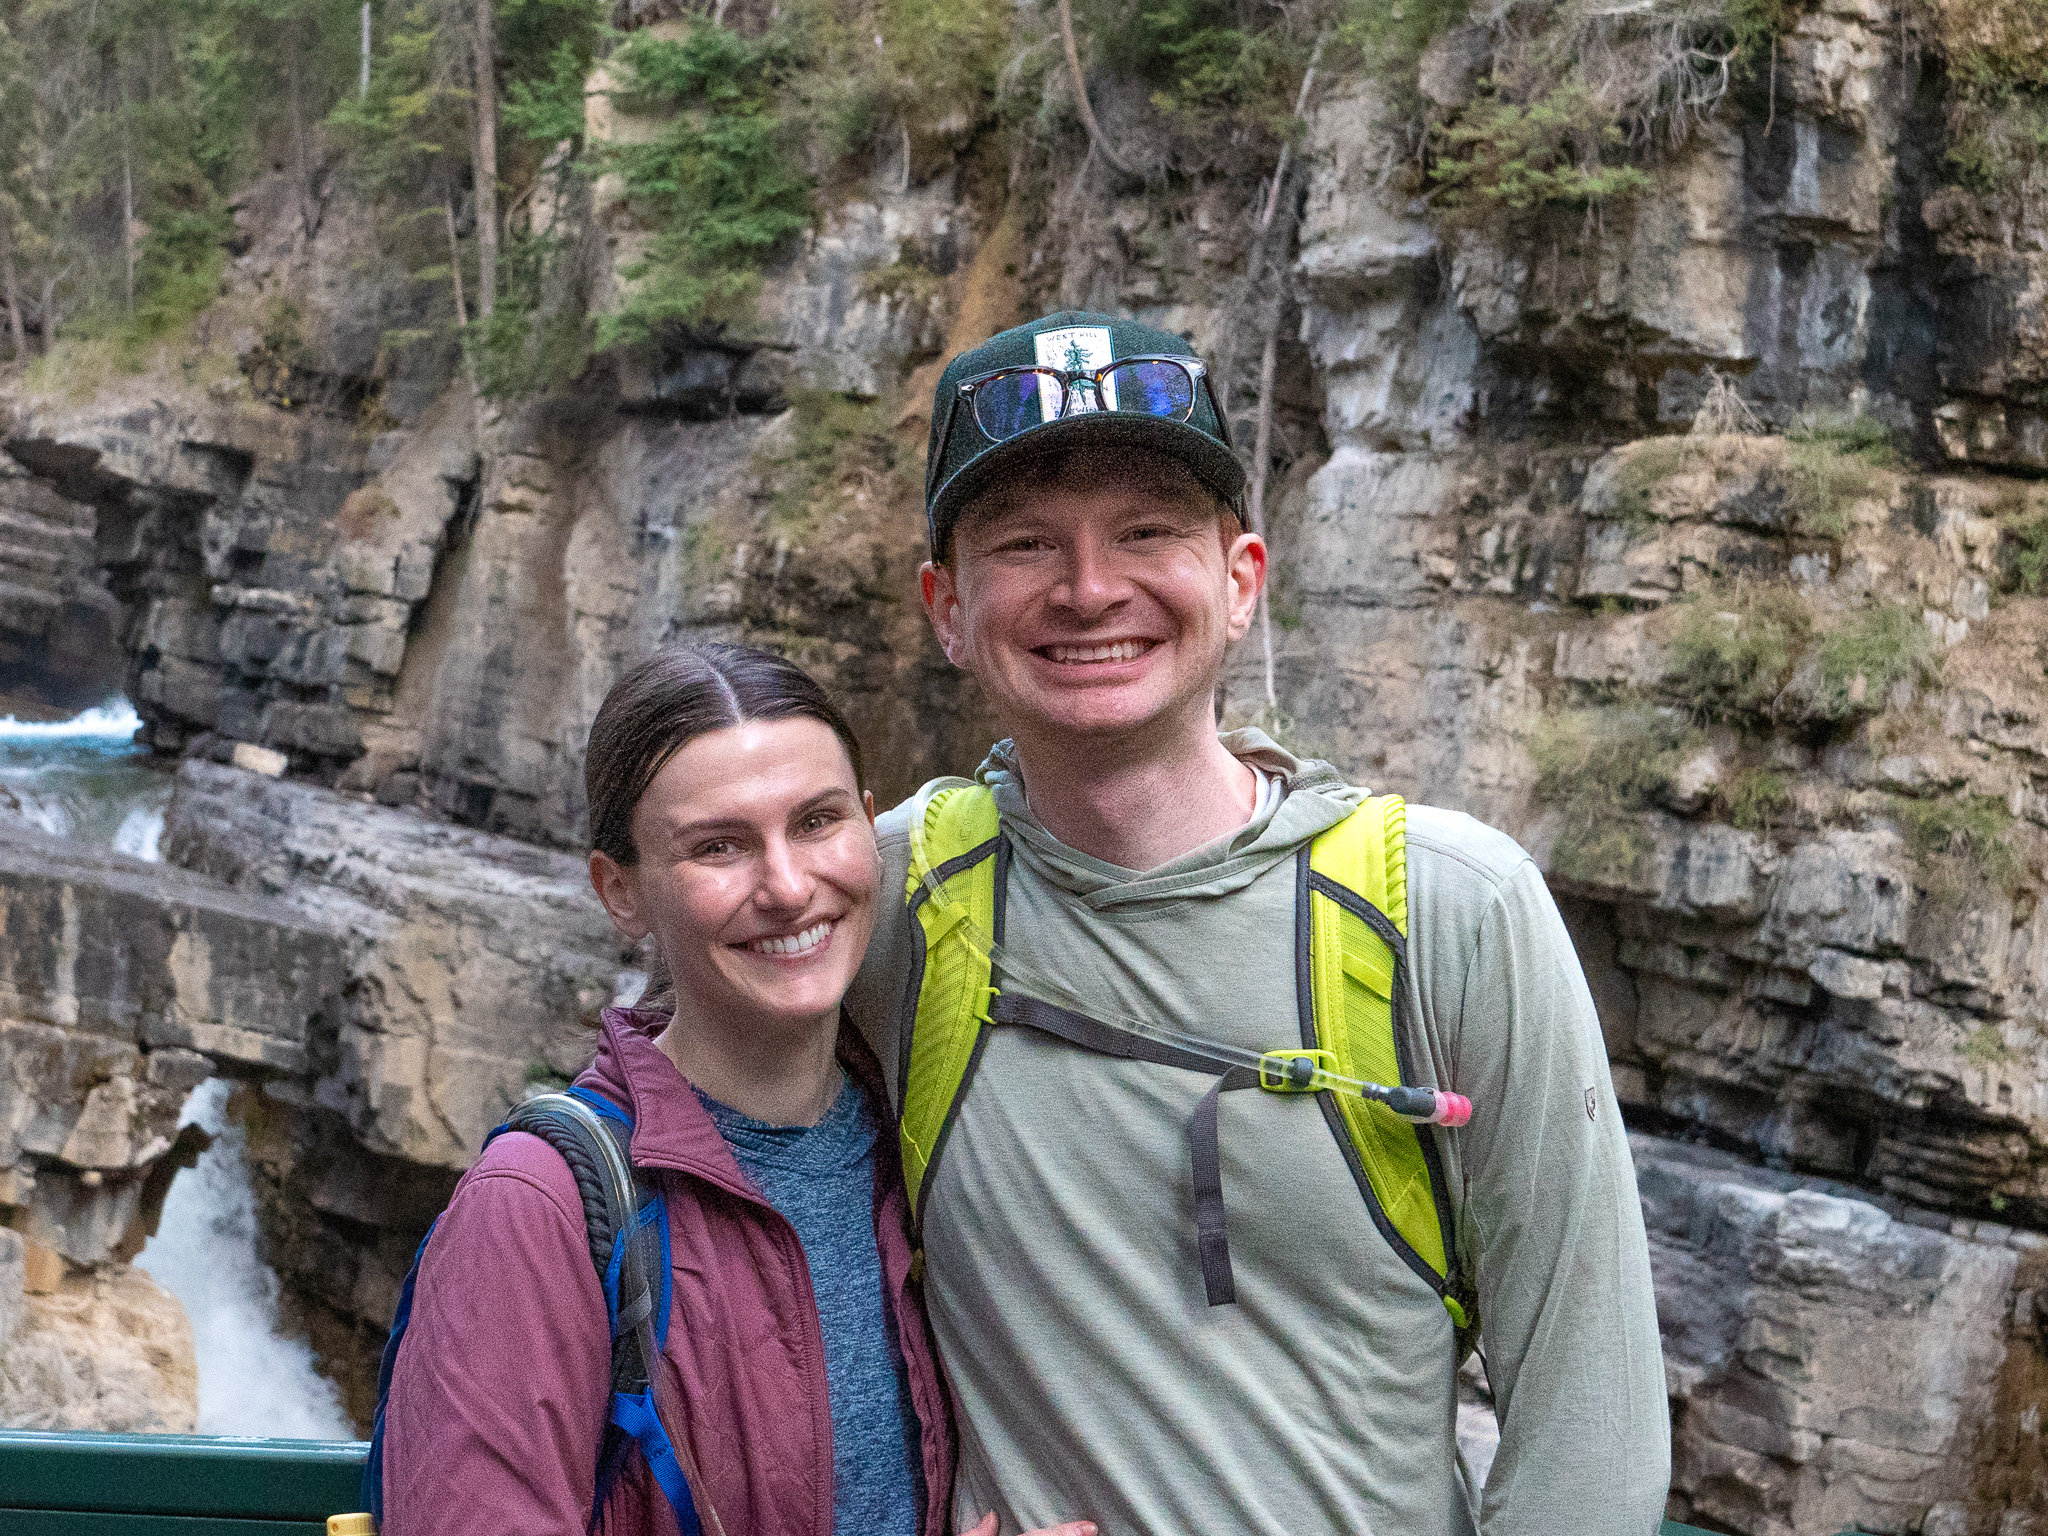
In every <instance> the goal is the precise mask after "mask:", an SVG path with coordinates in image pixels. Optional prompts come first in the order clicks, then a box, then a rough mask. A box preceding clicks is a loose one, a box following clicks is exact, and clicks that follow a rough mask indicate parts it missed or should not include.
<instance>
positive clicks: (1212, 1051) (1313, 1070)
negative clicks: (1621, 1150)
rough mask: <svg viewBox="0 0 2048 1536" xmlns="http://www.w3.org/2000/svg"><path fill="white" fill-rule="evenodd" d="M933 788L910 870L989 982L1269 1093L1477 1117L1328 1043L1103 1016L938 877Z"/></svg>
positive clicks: (1421, 1119) (1462, 1103) (1419, 1117)
mask: <svg viewBox="0 0 2048 1536" xmlns="http://www.w3.org/2000/svg"><path fill="white" fill-rule="evenodd" d="M931 795H932V789H931V787H930V786H929V785H928V786H926V787H925V788H924V789H921V790H919V791H918V793H917V797H916V798H915V799H914V800H913V801H912V802H911V807H910V871H911V874H912V875H913V876H914V877H915V878H916V880H917V883H918V884H919V885H921V886H922V887H923V888H924V892H925V898H926V900H928V901H929V902H930V903H931V904H932V906H933V907H934V908H936V909H937V910H938V911H939V912H940V913H941V914H943V917H942V921H943V922H944V923H945V925H946V927H945V929H944V930H942V936H943V933H944V932H951V931H955V930H957V931H958V933H959V935H960V937H961V939H962V940H963V942H965V943H966V944H967V946H968V947H969V948H970V949H972V950H973V951H974V952H975V953H976V954H978V955H980V956H981V957H982V959H984V960H986V961H987V962H988V966H989V979H990V981H991V983H993V982H994V981H995V980H996V978H997V977H998V976H1003V977H1008V978H1010V979H1012V980H1015V981H1021V982H1023V983H1025V984H1026V985H1027V986H1028V987H1030V989H1031V992H1032V994H1033V995H1034V996H1036V997H1038V998H1039V999H1040V1001H1042V1002H1048V1003H1056V1004H1058V1005H1059V1006H1060V1007H1062V1008H1067V1009H1071V1010H1072V1011H1073V1012H1075V1013H1078V1014H1081V1015H1083V1016H1084V1017H1087V1018H1092V1019H1096V1020H1098V1021H1100V1022H1101V1023H1104V1024H1107V1025H1109V1026H1111V1027H1112V1028H1114V1029H1118V1030H1122V1031H1124V1032H1125V1033H1127V1034H1133V1035H1138V1036H1140V1037H1142V1038H1144V1039H1147V1040H1152V1041H1156V1042H1157V1043H1159V1044H1161V1045H1170V1046H1172V1047H1174V1048H1175V1049H1177V1050H1182V1051H1186V1052H1187V1053H1188V1054H1189V1055H1192V1056H1200V1057H1202V1058H1204V1059H1205V1060H1208V1061H1213V1062H1215V1063H1216V1064H1217V1065H1218V1066H1226V1067H1243V1068H1245V1069H1247V1070H1249V1071H1252V1072H1256V1073H1257V1074H1258V1077H1259V1086H1260V1087H1261V1088H1264V1089H1265V1090H1267V1091H1268V1092H1269V1093H1315V1092H1317V1091H1319V1090H1325V1089H1327V1090H1328V1091H1329V1092H1331V1093H1344V1094H1349V1095H1351V1097H1353V1098H1357V1099H1368V1100H1370V1101H1372V1102H1373V1103H1375V1104H1384V1105H1386V1107H1387V1108H1388V1109H1390V1110H1392V1111H1393V1112H1394V1113H1395V1114H1397V1115H1399V1116H1400V1117H1401V1118H1402V1119H1403V1120H1406V1121H1409V1122H1410V1123H1412V1124H1415V1125H1441V1126H1445V1127H1455V1126H1460V1125H1463V1124H1465V1123H1466V1122H1467V1121H1469V1120H1470V1119H1471V1118H1472V1101H1471V1100H1470V1099H1468V1098H1466V1097H1465V1096H1464V1095H1463V1094H1462V1093H1452V1092H1450V1091H1449V1090H1448V1089H1442V1088H1405V1087H1399V1086H1396V1087H1392V1088H1389V1087H1387V1086H1386V1085H1385V1084H1383V1083H1371V1082H1366V1081H1365V1080H1364V1079H1362V1078H1356V1077H1346V1076H1344V1074H1342V1073H1341V1072H1333V1071H1331V1070H1330V1063H1331V1062H1332V1061H1334V1060H1335V1059H1336V1058H1335V1057H1334V1056H1333V1055H1332V1054H1331V1053H1330V1052H1328V1051H1318V1050H1311V1049H1308V1048H1307V1047H1303V1046H1291V1047H1283V1048H1281V1049H1279V1050H1272V1051H1253V1050H1246V1049H1244V1048H1243V1047H1241V1046H1235V1045H1226V1044H1224V1043H1223V1042H1222V1041H1220V1040H1210V1039H1207V1038H1205V1037H1203V1036H1201V1035H1190V1034H1186V1033H1184V1032H1183V1031H1181V1030H1178V1029H1170V1028H1168V1027H1167V1026H1166V1025H1164V1024H1155V1023H1153V1022H1151V1021H1150V1020H1148V1019H1138V1018H1133V1017H1131V1016H1130V1015H1128V1014H1110V1015H1107V1016H1105V1015H1104V1014H1102V1013H1101V1012H1100V1011H1099V1010H1098V1009H1096V1008H1095V1006H1094V1005H1093V1004H1092V1003H1090V1002H1088V1001H1087V1000H1085V999H1083V998H1082V997H1080V996H1079V995H1078V994H1077V993H1076V992H1074V990H1073V989H1072V988H1070V987H1066V986H1063V985H1061V984H1060V983H1059V982H1057V981H1055V980H1053V979H1052V978H1051V977H1050V976H1048V975H1046V974H1045V972H1043V971H1041V970H1040V969H1038V967H1036V966H1035V965H1033V964H1032V963H1031V962H1030V961H1028V960H1026V959H1024V958H1022V957H1021V956H1020V955H1018V954H1017V953H1016V952H1015V951H1013V950H1012V949H1010V948H1009V947H1008V946H1007V945H1004V944H998V943H997V942H996V941H995V939H994V937H993V936H991V935H990V934H989V933H988V931H987V930H986V929H984V928H983V927H982V926H981V925H980V924H979V923H977V922H975V920H974V918H973V917H972V916H971V915H970V914H969V913H968V910H967V908H966V907H965V906H963V905H962V904H960V903H959V902H957V901H954V900H953V899H952V898H951V897H950V896H948V895H947V894H946V888H945V884H944V882H943V881H941V880H940V879H939V878H938V874H937V872H936V871H935V870H934V869H933V868H932V863H931V860H930V859H929V858H928V857H926V855H925V850H924V821H925V812H926V809H927V807H928V806H929V805H930V803H931Z"/></svg>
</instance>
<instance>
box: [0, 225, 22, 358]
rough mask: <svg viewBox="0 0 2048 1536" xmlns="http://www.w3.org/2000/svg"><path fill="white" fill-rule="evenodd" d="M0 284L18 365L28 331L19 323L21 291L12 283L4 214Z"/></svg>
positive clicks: (0, 232)
mask: <svg viewBox="0 0 2048 1536" xmlns="http://www.w3.org/2000/svg"><path fill="white" fill-rule="evenodd" d="M0 284H4V285H5V288H6V299H7V332H8V334H9V335H10V336H11V337H13V339H14V360H15V361H16V362H17V363H18V362H20V361H21V360H22V359H23V358H24V357H27V356H28V331H27V329H26V328H25V327H24V326H23V325H22V323H21V289H20V288H19V287H18V286H17V285H16V283H15V281H14V230H13V227H12V221H11V220H10V219H9V218H8V216H7V215H6V214H5V213H0Z"/></svg>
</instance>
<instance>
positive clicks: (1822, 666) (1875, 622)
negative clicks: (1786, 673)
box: [1805, 603, 1941, 720]
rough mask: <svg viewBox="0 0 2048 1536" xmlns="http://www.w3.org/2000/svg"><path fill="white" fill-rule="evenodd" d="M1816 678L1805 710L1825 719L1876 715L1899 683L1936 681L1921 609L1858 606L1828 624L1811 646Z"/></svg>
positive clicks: (1936, 665) (1933, 651)
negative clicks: (1838, 619) (1826, 628)
mask: <svg viewBox="0 0 2048 1536" xmlns="http://www.w3.org/2000/svg"><path fill="white" fill-rule="evenodd" d="M1814 659H1815V662H1816V663H1817V678H1816V680H1815V682H1814V683H1813V684H1812V686H1811V688H1810V692H1809V695H1808V697H1807V699H1806V701H1805V702H1806V707H1807V711H1808V713H1810V714H1812V715H1815V716H1817V717H1819V718H1820V719H1823V720H1846V719H1850V718H1852V717H1854V716H1859V715H1874V714H1876V713H1878V712H1879V711H1880V710H1882V709H1884V708H1885V707H1886V705H1887V704H1888V703H1889V702H1890V700H1891V696H1892V693H1893V691H1894V690H1895V689H1897V688H1898V687H1900V686H1901V685H1902V684H1903V685H1908V686H1912V687H1924V686H1927V685H1930V684H1932V683H1935V682H1937V681H1939V680H1940V676H1941V666H1940V653H1939V651H1938V650H1937V648H1936V646H1935V641H1934V636H1933V635H1932V634H1931V633H1930V632H1929V631H1928V628H1927V625H1926V623H1925V622H1924V621H1923V620H1922V619H1921V617H1920V614H1919V611H1918V610H1917V609H1914V608H1912V607H1910V606H1908V605H1907V604H1904V603H1878V604H1875V605H1873V606H1871V607H1868V608H1859V609H1857V610H1856V611H1855V612H1854V613H1852V614H1850V615H1849V616H1848V617H1847V618H1846V619H1844V620H1842V621H1840V622H1839V623H1838V624H1836V625H1834V626H1832V627H1830V628H1829V629H1828V630H1827V631H1826V632H1825V633H1823V634H1822V635H1821V637H1820V640H1819V643H1818V644H1817V645H1816V646H1815V647H1814Z"/></svg>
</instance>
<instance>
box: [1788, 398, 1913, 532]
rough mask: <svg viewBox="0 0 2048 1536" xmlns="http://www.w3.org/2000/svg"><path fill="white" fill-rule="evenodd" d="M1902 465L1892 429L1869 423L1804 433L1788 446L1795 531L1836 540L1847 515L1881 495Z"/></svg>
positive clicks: (1863, 419) (1859, 419) (1862, 419)
mask: <svg viewBox="0 0 2048 1536" xmlns="http://www.w3.org/2000/svg"><path fill="white" fill-rule="evenodd" d="M1903 463H1904V461H1903V460H1902V459H1901V457H1900V455H1899V451H1898V448H1897V447H1896V446H1895V445H1894V443H1893V441H1892V434H1891V431H1890V429H1889V428H1887V427H1886V426H1885V425H1884V424H1883V423H1882V422H1880V421H1876V420H1874V419H1872V418H1871V417H1868V416H1856V417H1851V418H1850V419H1849V420H1847V421H1845V422H1839V423H1835V424H1831V425H1824V426H1815V427H1807V428H1804V429H1802V430H1800V431H1798V432H1794V433H1793V434H1792V435H1791V437H1790V438H1789V439H1788V442H1787V447H1786V501H1787V504H1788V506H1789V507H1790V509H1791V511H1792V514H1793V517H1794V519H1795V520H1796V522H1797V524H1798V526H1800V527H1802V528H1804V529H1806V530H1808V531H1809V532H1812V533H1817V534H1820V535H1822V536H1823V537H1826V538H1835V539H1838V538H1840V537H1841V536H1842V535H1843V534H1845V533H1847V532H1848V531H1849V511H1850V509H1851V508H1852V507H1854V506H1855V504H1856V503H1857V502H1859V501H1863V500H1866V499H1867V498H1869V497H1872V496H1876V495H1880V494H1881V493H1882V492H1883V491H1884V489H1885V477H1886V475H1888V474H1890V473H1892V472H1895V471H1897V470H1898V469H1900V468H1901V467H1902V466H1903Z"/></svg>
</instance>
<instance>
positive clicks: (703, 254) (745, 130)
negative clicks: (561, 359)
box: [597, 21, 811, 347]
mask: <svg viewBox="0 0 2048 1536" xmlns="http://www.w3.org/2000/svg"><path fill="white" fill-rule="evenodd" d="M794 64H795V44H794V41H793V40H792V39H791V38H790V37H789V36H788V35H787V34H786V33H784V32H780V31H776V32H770V33H768V34H766V35H765V36H763V37H760V38H746V37H742V36H741V35H740V34H739V33H737V32H735V31H732V30H731V29H730V28H727V27H722V26H719V25H717V24H715V23H713V22H708V21H695V22H692V23H691V25H690V27H689V30H688V31H686V32H685V33H684V34H683V35H682V36H681V37H679V38H668V37H658V36H656V35H655V34H654V33H652V32H645V31H643V32H635V33H633V34H632V35H631V36H630V37H628V38H627V39H626V41H625V42H624V43H623V44H622V45H621V46H620V48H619V49H618V51H617V52H616V53H614V54H613V56H612V59H611V70H612V78H613V89H612V100H613V103H614V105H615V106H616V107H618V108H619V109H620V110H622V111H624V112H628V113H631V114H633V115H634V116H636V117H643V118H650V119H657V120H659V121H660V124H661V126H660V127H658V128H657V129H656V130H655V131H654V134H653V136H652V137H651V138H650V139H649V140H648V141H647V142H645V143H638V144H631V143H619V144H613V145H611V146H610V147H609V148H608V149H607V151H606V158H607V163H608V164H609V165H610V166H611V167H612V168H614V169H616V170H617V172H618V173H619V176H620V179H621V181H622V182H623V184H624V187H625V192H626V200H627V204H628V206H629V207H630V208H631V209H632V210H633V212H634V214H635V215H636V216H637V217H638V218H639V220H640V221H641V222H642V224H643V225H644V226H645V227H646V228H647V229H648V231H649V232H650V238H649V240H648V243H647V246H646V250H645V253H644V254H643V255H642V256H640V257H639V258H638V259H637V260H636V261H633V262H630V263H628V264H627V265H626V267H625V268H624V269H623V270H622V271H621V273H620V276H621V277H622V278H623V279H624V280H625V281H626V283H627V284H628V285H629V286H628V288H627V291H626V298H625V300H624V302H623V303H621V304H620V305H619V307H618V308H617V309H615V310H613V311H612V312H610V313H609V314H606V315H604V316H602V317H600V319H599V321H598V326H597V341H598V345H599V346H601V347H604V346H611V345H613V344H615V343H618V342H634V343H646V342H652V341H654V340H656V339H657V338H658V336H659V335H660V333H661V332H662V331H663V329H664V328H667V327H672V326H677V327H681V326H693V325H702V324H705V323H707V322H720V321H724V322H730V321H733V320H737V319H741V318H743V317H744V315H745V313H746V307H747V306H748V305H749V304H750V303H751V301H752V299H753V296H754V293H755V291H756V290H757V288H758V287H759V284H760V275H759V273H760V265H761V262H762V260H763V258H765V257H766V256H767V254H768V253H769V252H770V251H772V250H773V249H774V248H775V247H776V246H777V245H778V244H779V243H780V242H781V241H782V240H783V239H784V238H785V237H787V236H789V235H792V234H794V233H796V232H797V231H798V230H800V229H803V228H805V227H806V226H807V225H809V223H810V221H811V187H810V181H809V178H807V177H806V176H805V175H804V174H803V172H802V170H801V169H800V168H799V165H798V162H797V157H796V154H795V146H794V144H793V143H792V142H791V138H790V134H789V130H788V128H787V126H786V124H785V123H784V122H783V121H782V119H781V118H780V117H779V116H778V115H777V114H776V112H775V111H774V105H773V95H774V91H775V88H776V86H777V85H778V84H779V83H780V82H781V81H782V80H783V79H784V78H786V77H787V75H788V73H789V71H790V70H791V68H792V67H793V66H794Z"/></svg>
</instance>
